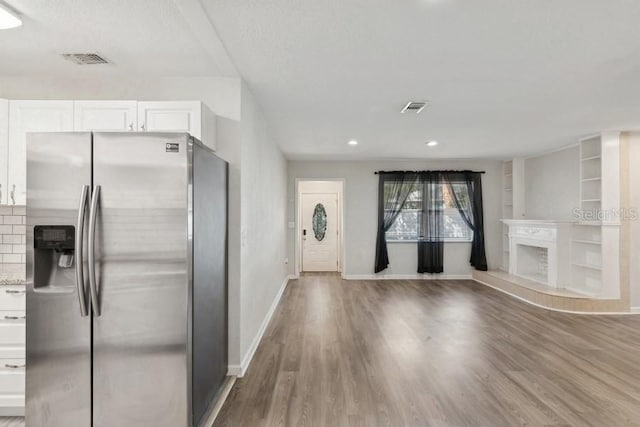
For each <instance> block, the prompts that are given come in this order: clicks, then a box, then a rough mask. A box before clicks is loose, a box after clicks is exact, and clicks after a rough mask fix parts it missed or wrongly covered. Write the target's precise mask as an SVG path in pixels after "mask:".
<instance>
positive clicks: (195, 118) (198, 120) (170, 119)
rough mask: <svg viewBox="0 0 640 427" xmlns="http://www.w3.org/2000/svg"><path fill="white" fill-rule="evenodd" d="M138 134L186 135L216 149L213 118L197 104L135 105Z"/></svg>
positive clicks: (191, 102) (190, 102)
mask: <svg viewBox="0 0 640 427" xmlns="http://www.w3.org/2000/svg"><path fill="white" fill-rule="evenodd" d="M138 130H140V131H143V132H188V133H190V134H191V135H193V136H194V137H196V138H198V139H199V140H200V141H202V142H203V143H204V144H205V145H207V146H208V147H209V148H211V149H212V150H215V149H216V116H215V115H214V114H213V113H212V112H211V110H209V109H208V108H207V107H206V106H205V105H203V104H202V103H201V102H199V101H169V102H165V101H158V102H138Z"/></svg>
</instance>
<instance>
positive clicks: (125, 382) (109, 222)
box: [92, 132, 190, 427]
mask: <svg viewBox="0 0 640 427" xmlns="http://www.w3.org/2000/svg"><path fill="white" fill-rule="evenodd" d="M188 141H189V138H188V136H187V135H186V134H166V133H165V134H147V133H139V132H136V133H95V134H94V143H93V181H94V191H99V196H98V197H97V198H96V199H94V200H95V201H96V203H97V204H96V208H95V209H93V208H92V212H94V215H95V216H94V218H96V244H95V251H96V256H95V259H96V262H95V264H96V266H97V270H96V279H97V280H96V281H97V283H96V285H97V286H96V288H97V289H96V291H97V292H96V293H97V299H98V301H99V304H98V308H97V310H95V312H94V320H93V334H94V335H93V336H94V340H93V344H94V346H93V422H94V423H93V425H94V427H113V426H141V427H142V426H149V427H151V426H153V427H185V426H186V425H187V422H188V414H189V413H190V411H188V410H187V408H188V393H187V390H188V372H187V370H188V366H189V363H188V357H189V355H188V353H187V342H188V327H187V325H188V308H189V306H190V304H189V301H190V290H189V286H188V284H189V269H188V267H189V266H188V247H189V242H188V240H187V230H188V227H189V225H190V224H189V223H188V216H189V215H188V214H189V212H188V204H189V200H188V188H189V174H188V172H189V164H188V161H187V149H188ZM98 188H99V190H98ZM94 194H95V193H94ZM94 200H92V204H93V201H94Z"/></svg>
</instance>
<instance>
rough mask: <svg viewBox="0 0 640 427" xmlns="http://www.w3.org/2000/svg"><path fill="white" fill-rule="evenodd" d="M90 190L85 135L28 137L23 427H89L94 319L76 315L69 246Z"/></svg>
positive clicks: (78, 294) (77, 293) (77, 294)
mask: <svg viewBox="0 0 640 427" xmlns="http://www.w3.org/2000/svg"><path fill="white" fill-rule="evenodd" d="M90 184H91V134H90V133H73V134H71V133H49V134H46V133H45V134H30V135H29V136H27V226H26V230H27V242H26V262H27V286H26V290H27V313H26V315H27V319H26V322H27V337H26V338H27V339H26V343H27V345H26V347H27V355H26V366H27V368H26V370H27V372H26V410H25V415H26V423H27V425H28V426H34V427H35V426H38V427H60V426H77V427H84V426H87V427H88V426H91V316H90V312H88V313H87V315H85V316H84V317H83V316H82V314H81V309H80V304H81V302H84V303H85V308H87V309H89V310H90V307H89V306H88V302H87V300H86V299H84V300H81V298H84V291H85V290H86V289H83V288H82V287H83V286H85V283H81V284H80V288H79V287H78V283H77V282H76V277H77V276H76V273H77V271H76V264H77V261H78V259H79V257H78V255H79V251H80V248H78V247H77V245H76V244H75V242H74V240H73V239H74V237H77V236H78V232H79V230H78V227H77V225H78V224H77V222H78V220H79V218H78V213H79V209H80V208H81V207H80V200H81V194H83V190H85V189H86V190H88V189H89V188H90ZM85 194H86V193H85ZM86 195H87V196H88V194H86ZM82 225H83V226H85V225H86V224H82ZM36 226H38V228H37V230H39V233H38V239H37V241H36V242H34V227H36ZM83 228H84V227H83ZM34 246H38V248H37V249H34ZM80 246H82V245H80ZM70 247H71V248H73V249H71V248H70ZM63 248H64V249H63ZM65 252H66V254H65ZM71 254H72V255H73V257H72V258H70V255H71ZM65 255H66V256H65ZM61 258H62V259H61ZM85 259H86V257H85ZM82 272H85V271H84V269H83V270H82ZM81 275H82V274H81Z"/></svg>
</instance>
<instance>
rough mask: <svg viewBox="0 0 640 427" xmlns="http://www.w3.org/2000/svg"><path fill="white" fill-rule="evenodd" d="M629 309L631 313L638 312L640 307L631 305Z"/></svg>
mask: <svg viewBox="0 0 640 427" xmlns="http://www.w3.org/2000/svg"><path fill="white" fill-rule="evenodd" d="M629 311H630V312H632V313H640V307H631V308H629Z"/></svg>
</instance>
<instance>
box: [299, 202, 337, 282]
mask: <svg viewBox="0 0 640 427" xmlns="http://www.w3.org/2000/svg"><path fill="white" fill-rule="evenodd" d="M338 226H339V219H338V195H337V194H307V193H303V194H302V270H303V271H338V231H339V228H338Z"/></svg>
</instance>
